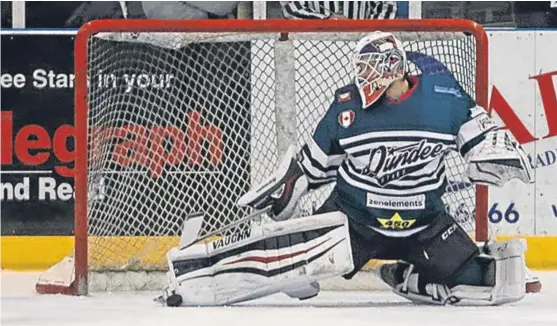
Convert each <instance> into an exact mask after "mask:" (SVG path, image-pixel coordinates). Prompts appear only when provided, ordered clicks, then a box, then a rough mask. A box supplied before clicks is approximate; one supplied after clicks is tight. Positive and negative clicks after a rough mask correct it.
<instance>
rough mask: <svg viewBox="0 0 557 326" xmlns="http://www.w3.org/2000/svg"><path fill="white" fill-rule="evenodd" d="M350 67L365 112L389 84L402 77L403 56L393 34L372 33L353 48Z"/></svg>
mask: <svg viewBox="0 0 557 326" xmlns="http://www.w3.org/2000/svg"><path fill="white" fill-rule="evenodd" d="M352 66H353V68H354V74H355V82H356V86H357V87H358V91H359V92H360V97H361V98H362V107H363V108H364V109H365V108H367V107H369V106H370V105H372V104H373V103H375V102H376V101H377V100H378V99H379V98H380V97H381V95H383V93H385V91H386V90H387V88H388V87H389V85H391V83H392V82H394V81H395V80H397V79H402V78H403V77H404V72H405V68H406V52H404V49H403V48H402V43H400V41H399V40H397V39H396V38H395V37H394V36H393V34H391V33H385V32H374V33H372V34H370V35H368V36H366V37H364V38H363V39H361V40H360V41H359V42H358V44H357V45H356V49H355V50H354V54H353V57H352Z"/></svg>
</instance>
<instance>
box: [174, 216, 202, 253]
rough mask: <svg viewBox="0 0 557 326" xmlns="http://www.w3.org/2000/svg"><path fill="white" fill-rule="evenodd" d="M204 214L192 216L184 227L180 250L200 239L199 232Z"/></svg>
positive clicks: (185, 222)
mask: <svg viewBox="0 0 557 326" xmlns="http://www.w3.org/2000/svg"><path fill="white" fill-rule="evenodd" d="M204 217H205V214H204V213H195V214H192V215H190V216H189V217H188V218H187V219H186V220H185V221H184V225H183V226H182V234H181V235H180V244H179V245H180V248H184V247H187V246H189V245H191V244H192V243H194V242H197V241H198V239H199V231H200V230H201V225H202V224H203V218H204Z"/></svg>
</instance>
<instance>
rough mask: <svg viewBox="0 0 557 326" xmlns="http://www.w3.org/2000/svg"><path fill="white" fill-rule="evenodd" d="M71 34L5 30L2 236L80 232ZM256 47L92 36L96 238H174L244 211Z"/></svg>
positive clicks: (93, 225) (91, 175) (91, 178)
mask: <svg viewBox="0 0 557 326" xmlns="http://www.w3.org/2000/svg"><path fill="white" fill-rule="evenodd" d="M73 46H74V36H73V35H17V34H16V35H14V34H9V35H4V34H3V35H2V76H1V86H2V101H1V108H2V113H1V140H0V141H1V144H0V145H1V157H0V160H1V164H2V174H1V177H2V178H1V187H0V196H1V199H2V206H1V214H2V235H71V234H73V225H74V182H73V176H74V156H75V153H74V149H75V144H74V142H75V139H74V135H75V130H74V127H73V119H74V84H75V80H74V75H73V65H74V54H73V53H74V48H73ZM250 46H251V45H250V43H249V42H223V43H211V42H206V43H192V44H187V45H184V46H182V47H180V48H173V49H172V48H166V47H159V46H155V45H150V44H144V43H141V42H135V41H133V40H132V41H129V42H121V41H112V40H103V39H98V38H94V39H92V40H91V41H90V43H89V47H90V51H91V54H90V59H89V61H88V62H89V76H88V79H89V128H90V130H89V132H90V133H89V152H90V153H92V154H90V160H91V161H90V166H89V169H90V173H89V192H90V193H89V195H91V194H93V195H94V193H96V192H98V193H99V194H97V195H98V196H96V197H95V196H93V197H90V198H89V199H90V206H89V226H90V229H89V233H90V234H91V235H174V234H178V233H179V232H180V231H181V230H180V227H181V224H182V223H181V221H182V220H183V219H184V218H185V217H186V216H187V215H188V214H191V213H194V212H199V211H201V212H204V213H206V214H207V215H206V216H208V217H209V218H208V220H209V221H210V223H209V224H208V225H207V228H211V227H217V226H218V225H217V224H218V223H220V222H223V221H225V220H226V221H228V220H229V219H230V218H231V216H235V215H238V216H241V215H242V214H243V212H242V211H241V210H239V208H238V207H237V206H236V205H235V202H236V200H237V198H238V197H239V196H240V195H241V194H243V193H244V192H245V191H247V190H248V188H249V182H250V165H249V162H250V143H251V140H250V139H251V138H250V130H251V126H252V122H251V116H250V105H251V104H250V94H251V87H250V78H251V75H250V68H251V57H250V56H251V50H250V49H251V48H250Z"/></svg>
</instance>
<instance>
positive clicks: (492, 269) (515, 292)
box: [393, 240, 526, 306]
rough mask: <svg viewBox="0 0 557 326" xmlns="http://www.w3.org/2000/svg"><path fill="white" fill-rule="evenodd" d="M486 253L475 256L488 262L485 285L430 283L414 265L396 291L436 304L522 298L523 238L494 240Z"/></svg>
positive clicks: (482, 303)
mask: <svg viewBox="0 0 557 326" xmlns="http://www.w3.org/2000/svg"><path fill="white" fill-rule="evenodd" d="M485 249H486V250H487V254H484V255H480V256H478V257H477V258H476V259H478V260H484V262H485V263H488V264H489V266H488V268H487V270H486V272H485V274H484V275H483V279H484V283H485V285H484V286H472V285H456V286H453V287H451V288H449V287H448V286H447V285H444V284H435V283H427V282H425V281H423V280H422V279H421V276H420V275H419V274H418V273H415V272H414V268H413V266H410V267H409V268H408V269H407V270H406V271H405V276H404V281H403V282H402V283H400V284H397V285H396V286H395V287H394V288H393V292H395V293H396V294H398V295H400V296H402V297H405V298H406V299H409V300H411V301H414V302H417V303H425V304H437V305H446V304H454V305H469V306H491V305H500V304H505V303H511V302H516V301H519V300H521V299H522V298H523V297H524V296H525V294H526V290H525V287H524V282H525V268H524V263H525V261H524V251H525V249H526V247H525V243H524V242H523V241H521V240H509V241H506V242H494V243H491V244H488V245H486V248H485Z"/></svg>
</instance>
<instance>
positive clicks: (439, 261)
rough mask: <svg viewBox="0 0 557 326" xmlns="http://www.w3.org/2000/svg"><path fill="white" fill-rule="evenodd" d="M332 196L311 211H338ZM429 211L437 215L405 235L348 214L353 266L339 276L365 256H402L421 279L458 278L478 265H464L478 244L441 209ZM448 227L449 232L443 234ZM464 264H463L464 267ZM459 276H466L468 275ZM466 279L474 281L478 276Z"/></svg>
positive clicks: (449, 280)
mask: <svg viewBox="0 0 557 326" xmlns="http://www.w3.org/2000/svg"><path fill="white" fill-rule="evenodd" d="M336 197H337V195H336V193H335V191H333V193H332V194H331V196H330V197H329V198H328V199H327V200H326V201H325V202H324V203H323V205H322V206H321V207H319V208H318V209H317V210H316V211H315V212H314V214H322V213H327V212H332V211H340V207H339V206H338V205H337V203H336V200H337V198H336ZM433 214H436V215H437V217H436V218H435V219H434V222H433V223H431V224H430V225H429V226H428V227H427V228H426V229H424V230H422V231H420V232H418V233H416V234H413V235H410V236H408V237H387V236H385V235H383V234H381V233H378V232H376V231H374V230H372V229H370V228H368V227H366V226H365V225H361V224H360V223H357V222H355V221H353V220H351V219H350V216H348V221H349V229H350V241H351V245H352V255H353V260H354V270H353V271H352V272H350V273H348V274H346V275H344V276H343V277H344V278H345V279H351V278H352V277H353V276H354V275H355V274H356V273H357V272H358V271H360V270H361V269H362V268H363V267H364V265H365V264H366V263H367V262H368V261H369V260H371V259H382V260H402V261H405V262H408V263H410V264H413V265H414V270H415V271H416V272H419V273H420V274H421V275H422V277H423V279H422V280H423V281H424V282H431V283H439V284H451V283H460V282H462V277H461V275H460V274H461V273H462V271H463V270H465V269H466V270H468V271H470V270H471V269H472V270H477V269H479V268H481V266H473V267H472V268H468V267H470V265H475V264H470V263H471V262H473V261H474V257H476V256H477V255H478V254H479V250H478V247H477V246H476V243H475V242H474V241H472V239H470V237H469V236H468V235H467V234H466V232H465V231H464V230H463V229H462V228H461V227H460V226H459V225H458V223H457V222H456V221H455V220H454V219H453V218H452V217H451V216H450V215H449V214H447V213H445V212H436V213H433ZM347 215H348V214H347ZM448 230H449V232H450V234H449V235H450V236H446V234H447V231H448ZM465 266H466V267H467V268H464V267H465ZM466 274H470V273H466ZM473 274H475V275H478V276H479V275H481V274H483V273H482V272H481V271H479V270H478V271H477V273H476V272H474V273H473ZM463 277H465V278H466V279H468V278H469V275H467V276H463ZM472 277H474V276H472ZM457 279H458V281H457ZM466 282H471V283H477V282H479V280H469V281H466Z"/></svg>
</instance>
